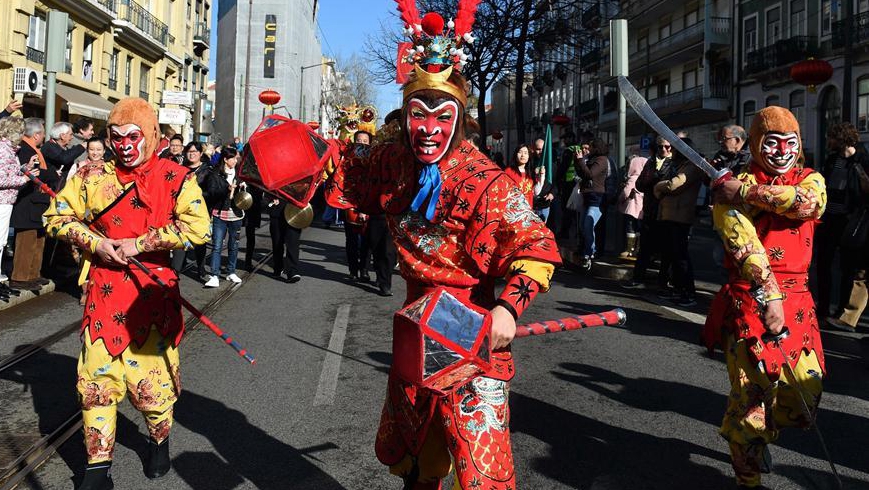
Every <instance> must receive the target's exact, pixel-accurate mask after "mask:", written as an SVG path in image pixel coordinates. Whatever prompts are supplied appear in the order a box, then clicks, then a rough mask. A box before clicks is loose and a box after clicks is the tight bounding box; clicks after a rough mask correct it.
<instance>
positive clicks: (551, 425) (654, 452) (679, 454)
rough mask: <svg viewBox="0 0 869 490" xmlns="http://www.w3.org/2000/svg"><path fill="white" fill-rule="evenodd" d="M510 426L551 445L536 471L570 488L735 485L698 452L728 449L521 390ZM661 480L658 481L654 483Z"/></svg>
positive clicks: (715, 454)
mask: <svg viewBox="0 0 869 490" xmlns="http://www.w3.org/2000/svg"><path fill="white" fill-rule="evenodd" d="M510 410H511V422H510V430H511V431H513V432H514V433H524V434H528V435H530V436H532V437H534V438H536V439H538V440H540V441H544V442H546V443H547V444H549V445H550V446H551V451H550V453H549V455H547V456H544V457H538V458H532V460H531V462H530V465H531V466H532V467H533V469H534V471H536V472H539V473H541V474H543V475H545V476H547V477H548V478H550V479H552V480H555V481H558V482H561V483H562V484H564V485H567V486H570V487H571V488H597V487H596V486H595V483H597V484H598V485H600V484H602V481H603V480H606V481H609V482H611V483H612V484H609V485H604V486H603V487H602V488H643V489H648V488H664V487H666V488H701V487H698V484H699V482H703V483H702V488H703V489H704V490H718V489H722V490H723V489H727V490H730V489H732V488H733V480H732V479H731V478H730V477H729V476H725V475H723V474H722V473H721V472H719V471H718V470H717V469H715V468H712V467H710V466H707V465H704V464H700V463H696V462H694V461H693V460H695V459H696V458H697V456H702V457H705V458H710V459H715V460H719V461H723V462H728V461H729V456H728V455H727V454H726V453H723V452H719V451H713V450H711V449H708V448H705V447H703V446H698V445H696V444H692V443H690V442H686V441H683V440H680V439H678V436H679V434H673V436H674V437H657V436H653V435H649V434H643V433H640V432H635V431H631V430H627V429H622V428H619V427H613V426H611V425H607V424H605V423H602V422H600V421H597V420H594V419H591V418H588V417H584V416H582V415H579V414H576V413H573V412H570V411H568V410H565V409H563V408H561V407H558V406H555V405H551V404H549V403H546V402H544V401H541V400H537V399H535V398H531V397H528V396H525V395H522V394H521V393H516V392H513V393H511V395H510ZM655 484H657V486H656V485H655Z"/></svg>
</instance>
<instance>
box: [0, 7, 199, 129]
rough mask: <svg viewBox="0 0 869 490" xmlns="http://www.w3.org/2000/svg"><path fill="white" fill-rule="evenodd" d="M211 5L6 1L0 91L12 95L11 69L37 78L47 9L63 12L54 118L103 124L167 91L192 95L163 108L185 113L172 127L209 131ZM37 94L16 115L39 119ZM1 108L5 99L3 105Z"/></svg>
mask: <svg viewBox="0 0 869 490" xmlns="http://www.w3.org/2000/svg"><path fill="white" fill-rule="evenodd" d="M210 2H211V0H76V1H68V0H39V1H36V0H7V1H5V2H3V4H2V6H0V87H3V88H4V89H5V90H7V93H8V92H11V89H12V87H13V77H14V73H15V68H28V69H30V70H34V71H35V72H36V73H37V74H38V76H40V77H41V76H43V64H44V59H45V51H46V49H52V47H46V45H45V35H46V19H47V15H48V11H49V10H60V11H63V12H66V13H68V14H69V17H70V21H71V25H72V30H70V31H68V34H67V36H68V38H67V39H68V43H70V44H71V46H72V47H71V48H70V49H65V48H64V47H63V46H61V47H59V48H55V49H65V54H66V66H65V69H64V71H63V72H62V73H58V74H57V81H58V86H57V101H56V108H57V113H56V114H55V120H67V121H70V120H75V119H76V118H77V117H89V118H91V119H93V120H94V121H95V123H96V125H97V127H101V126H103V125H104V121H105V120H106V119H107V117H108V114H109V111H110V110H111V108H112V106H113V105H114V103H115V102H117V101H118V100H120V99H122V98H124V97H131V96H132V97H142V98H144V99H146V100H148V101H149V102H150V103H151V104H152V105H153V106H154V108H155V110H157V109H160V108H162V107H164V104H163V103H162V102H163V94H164V92H166V91H177V92H181V91H185V92H188V91H189V92H191V95H192V97H189V99H190V101H189V103H185V104H183V105H177V104H166V105H165V107H167V108H174V109H180V110H182V111H184V112H185V113H186V114H187V117H186V118H183V121H182V120H179V119H178V114H179V111H177V110H176V111H175V116H176V117H175V118H174V120H173V121H172V123H173V124H172V125H174V126H175V129H176V131H181V132H182V134H185V135H186V136H187V137H188V138H194V137H196V138H199V139H203V138H207V137H208V135H209V134H210V133H211V129H210V123H211V116H210V114H208V113H207V110H208V107H209V101H208V100H207V99H206V98H205V94H204V90H205V87H206V80H207V73H208V56H209V48H210V25H211V11H210V8H211V6H210ZM44 97H45V94H44V91H43V92H38V93H28V94H25V95H24V98H23V100H24V109H23V112H24V114H25V115H27V116H43V115H44V111H45V99H44ZM3 103H5V101H4V102H3Z"/></svg>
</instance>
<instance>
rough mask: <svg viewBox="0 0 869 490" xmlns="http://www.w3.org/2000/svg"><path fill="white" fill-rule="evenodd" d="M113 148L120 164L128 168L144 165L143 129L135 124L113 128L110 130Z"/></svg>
mask: <svg viewBox="0 0 869 490" xmlns="http://www.w3.org/2000/svg"><path fill="white" fill-rule="evenodd" d="M110 134H111V138H112V148H113V149H114V150H115V154H116V155H118V159H119V160H120V162H121V163H122V164H123V165H124V166H125V167H128V168H133V167H136V166H138V165H139V164H141V163H142V160H143V158H142V150H143V149H144V147H145V136H144V134H143V133H142V129H141V128H140V127H139V126H137V125H135V124H124V125H123V126H112V127H111V129H110Z"/></svg>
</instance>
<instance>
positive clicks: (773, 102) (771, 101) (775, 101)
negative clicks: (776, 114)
mask: <svg viewBox="0 0 869 490" xmlns="http://www.w3.org/2000/svg"><path fill="white" fill-rule="evenodd" d="M772 106H779V107H781V99H780V98H779V96H778V95H770V96H769V97H767V98H766V107H772Z"/></svg>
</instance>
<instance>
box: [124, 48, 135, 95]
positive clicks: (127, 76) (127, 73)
mask: <svg viewBox="0 0 869 490" xmlns="http://www.w3.org/2000/svg"><path fill="white" fill-rule="evenodd" d="M132 78H133V58H131V57H129V56H127V61H126V63H125V65H124V94H126V95H130V80H131V79H132Z"/></svg>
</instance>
